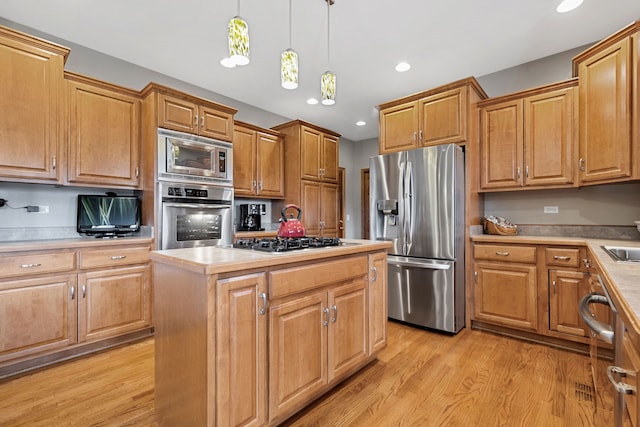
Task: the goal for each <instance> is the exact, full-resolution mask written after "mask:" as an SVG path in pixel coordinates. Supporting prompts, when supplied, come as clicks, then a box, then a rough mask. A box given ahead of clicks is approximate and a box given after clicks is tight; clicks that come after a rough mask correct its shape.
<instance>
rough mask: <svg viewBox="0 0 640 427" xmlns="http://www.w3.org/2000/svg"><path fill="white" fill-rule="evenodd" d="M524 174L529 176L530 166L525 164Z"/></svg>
mask: <svg viewBox="0 0 640 427" xmlns="http://www.w3.org/2000/svg"><path fill="white" fill-rule="evenodd" d="M524 176H525V178H529V166H528V165H527V166H525V167H524Z"/></svg>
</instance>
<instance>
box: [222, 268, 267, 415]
mask: <svg viewBox="0 0 640 427" xmlns="http://www.w3.org/2000/svg"><path fill="white" fill-rule="evenodd" d="M266 289H267V281H266V278H265V274H264V273H258V274H250V275H246V276H240V277H233V278H230V279H224V280H218V283H217V292H218V293H217V304H216V305H217V309H218V312H217V323H216V324H217V331H216V338H217V341H216V342H217V345H216V376H217V378H216V408H217V414H216V419H217V422H216V425H217V426H240V425H241V426H262V425H265V424H266V422H267V312H266V304H267V294H266Z"/></svg>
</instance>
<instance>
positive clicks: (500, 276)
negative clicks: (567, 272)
mask: <svg viewBox="0 0 640 427" xmlns="http://www.w3.org/2000/svg"><path fill="white" fill-rule="evenodd" d="M475 271H476V272H477V274H478V277H477V282H476V284H475V293H474V296H475V300H474V310H475V313H474V314H475V319H477V320H482V321H486V322H490V323H495V324H498V325H503V326H509V327H515V328H520V329H527V330H533V331H535V330H536V329H537V319H538V313H537V306H538V304H537V297H536V295H537V294H536V292H537V290H536V267H534V266H529V265H517V264H506V263H505V264H501V263H484V262H482V263H481V262H478V263H476V270H475Z"/></svg>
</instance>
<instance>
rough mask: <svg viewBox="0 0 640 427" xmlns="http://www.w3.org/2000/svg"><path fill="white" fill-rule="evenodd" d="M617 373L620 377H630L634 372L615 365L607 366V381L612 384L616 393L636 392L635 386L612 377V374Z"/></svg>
mask: <svg viewBox="0 0 640 427" xmlns="http://www.w3.org/2000/svg"><path fill="white" fill-rule="evenodd" d="M614 373H615V374H618V375H620V376H621V377H632V378H635V376H636V373H635V372H632V371H628V370H626V369H622V368H619V367H617V366H607V378H608V379H609V382H610V383H611V384H612V385H613V387H614V388H615V389H616V391H617V392H618V393H622V394H637V392H638V390H637V389H636V387H634V386H632V385H629V384H627V383H623V382H618V381H616V380H615V378H613V374H614Z"/></svg>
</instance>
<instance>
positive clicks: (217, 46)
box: [0, 0, 640, 141]
mask: <svg viewBox="0 0 640 427" xmlns="http://www.w3.org/2000/svg"><path fill="white" fill-rule="evenodd" d="M559 1H560V0H484V1H479V0H440V1H436V0H395V1H385V0H336V1H335V4H334V5H333V6H331V51H330V52H331V58H330V61H331V62H330V64H328V63H327V4H326V2H325V0H292V9H293V12H292V17H293V22H292V33H293V35H292V43H291V47H292V48H293V49H294V50H296V51H297V52H298V55H299V61H300V65H299V67H300V85H299V87H298V89H296V90H286V89H283V88H282V87H281V86H280V69H279V67H280V52H281V51H282V50H284V49H286V48H287V47H289V41H288V37H289V36H288V34H289V27H288V18H287V17H288V8H289V6H288V5H289V3H288V0H241V3H240V6H241V8H240V15H241V16H242V17H243V18H244V19H245V20H246V21H247V23H248V25H249V32H250V45H251V63H250V64H249V65H247V66H244V67H236V68H234V69H227V68H223V67H222V66H221V65H220V63H219V61H220V59H221V58H223V57H224V56H226V55H227V41H226V28H227V21H228V20H229V18H231V17H232V16H234V15H236V14H237V1H236V0H208V1H207V0H107V1H104V0H103V1H97V0H57V1H43V0H2V1H0V16H1V17H3V18H5V19H8V20H10V21H14V22H17V23H19V24H22V25H26V26H28V27H31V28H35V29H37V30H40V31H43V32H45V33H49V34H52V35H54V36H56V37H60V38H62V39H65V40H69V41H71V42H73V43H77V44H79V45H82V46H86V47H88V48H91V49H95V50H98V51H101V52H104V53H106V54H108V55H112V56H115V57H117V58H120V59H123V60H126V61H129V62H132V63H134V64H138V65H140V66H143V67H146V68H150V69H152V70H155V71H158V72H160V73H163V74H166V75H169V76H171V77H174V78H177V79H179V80H183V81H185V82H188V83H191V84H194V85H197V86H201V87H203V88H206V89H208V90H211V91H213V92H216V93H219V94H221V95H225V96H228V97H230V98H233V99H236V100H238V101H242V102H244V103H247V104H250V105H253V106H255V107H259V108H262V109H264V110H267V111H271V112H273V113H276V114H279V115H282V116H285V117H290V118H292V119H293V118H300V119H303V120H306V121H309V122H312V123H316V124H318V125H320V126H323V127H326V128H328V129H332V130H334V131H336V132H338V133H341V134H342V135H344V136H345V137H346V138H349V139H351V140H354V141H358V140H362V139H368V138H374V137H376V136H377V133H378V116H377V111H376V110H375V106H376V105H378V104H381V103H383V102H387V101H390V100H393V99H396V98H399V97H402V96H406V95H409V94H412V93H416V92H420V91H423V90H426V89H430V88H432V87H435V86H439V85H441V84H444V83H448V82H451V81H454V80H458V79H461V78H465V77H468V76H476V77H478V76H482V75H485V74H489V73H492V72H495V71H498V70H502V69H505V68H509V67H511V66H514V65H518V64H521V63H524V62H528V61H531V60H534V59H538V58H542V57H545V56H549V55H551V54H554V53H558V52H562V51H565V50H568V49H571V48H574V47H577V46H582V45H585V44H588V43H592V42H594V41H597V40H600V39H602V38H604V37H606V36H607V35H609V34H611V33H613V32H615V31H617V30H618V29H620V28H622V27H624V26H626V25H627V24H629V23H631V22H633V21H634V20H636V19H640V1H638V0H584V3H583V5H582V6H581V7H580V8H578V9H577V10H575V11H572V12H569V13H565V14H559V13H557V12H556V11H555V7H556V5H557V4H558V3H559ZM399 61H408V62H410V63H411V64H412V68H411V70H410V71H408V72H405V73H398V72H396V71H395V70H394V67H395V65H396V63H398V62H399ZM329 66H330V69H331V70H332V71H333V72H334V73H335V74H336V76H337V95H336V104H335V105H333V106H323V105H321V104H318V105H314V106H310V105H307V104H306V102H305V101H306V99H307V98H309V97H316V98H319V97H320V75H321V74H322V73H323V72H324V71H326V70H327V69H328V68H329ZM358 120H364V121H366V122H367V125H366V126H364V127H357V126H356V125H355V122H356V121H358Z"/></svg>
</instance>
